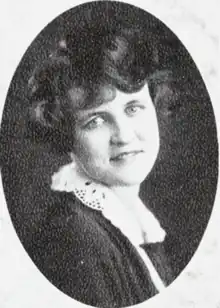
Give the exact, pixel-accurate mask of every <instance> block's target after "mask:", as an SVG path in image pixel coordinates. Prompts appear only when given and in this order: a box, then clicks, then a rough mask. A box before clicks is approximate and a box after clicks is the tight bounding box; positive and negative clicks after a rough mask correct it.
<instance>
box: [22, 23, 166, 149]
mask: <svg viewBox="0 0 220 308" xmlns="http://www.w3.org/2000/svg"><path fill="white" fill-rule="evenodd" d="M155 72H156V73H155ZM164 76H166V78H167V76H169V74H167V72H166V71H165V72H164V71H162V72H160V71H159V72H158V59H157V50H156V49H155V46H154V44H152V40H151V39H150V35H149V34H148V35H146V33H145V32H144V31H143V30H141V29H140V28H138V27H132V28H118V29H115V28H114V27H112V28H109V27H107V26H104V25H98V26H97V25H96V27H92V26H89V27H88V28H86V27H84V28H82V29H81V31H80V32H77V33H75V32H71V33H69V34H67V35H66V36H65V37H64V38H62V39H61V40H60V41H59V43H58V46H57V48H56V49H55V50H54V51H53V52H52V53H51V54H50V57H49V58H48V59H47V60H45V61H43V62H42V63H40V64H39V66H38V67H36V68H35V69H34V71H33V74H32V76H31V77H30V79H29V83H28V90H29V97H30V102H31V104H30V113H29V115H30V123H31V125H32V127H31V129H32V130H33V129H34V131H35V137H36V136H37V137H39V136H41V137H42V136H43V138H44V139H45V138H47V140H49V139H50V140H52V139H53V140H56V143H57V144H59V147H60V149H61V147H62V149H65V151H66V150H70V149H71V148H72V142H73V132H74V114H75V111H76V109H77V108H90V107H92V106H95V105H98V104H101V103H103V94H102V93H103V88H105V87H106V86H107V87H108V86H111V88H112V89H114V90H116V89H117V90H120V91H122V92H126V93H133V92H137V91H139V90H140V89H141V88H142V87H143V86H144V85H145V84H146V83H148V85H149V89H150V94H151V96H152V100H154V97H155V89H156V88H155V84H159V83H160V82H161V80H164ZM155 82H156V83H155ZM152 85H153V86H152ZM112 98H114V97H112ZM33 125H34V127H33Z"/></svg>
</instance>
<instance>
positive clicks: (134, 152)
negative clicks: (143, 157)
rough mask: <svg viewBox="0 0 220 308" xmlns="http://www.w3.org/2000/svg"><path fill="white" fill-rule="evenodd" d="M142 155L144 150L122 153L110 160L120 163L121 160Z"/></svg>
mask: <svg viewBox="0 0 220 308" xmlns="http://www.w3.org/2000/svg"><path fill="white" fill-rule="evenodd" d="M140 153H143V150H134V151H124V152H121V153H119V154H117V155H115V156H113V157H112V158H111V159H110V160H111V161H120V160H124V159H127V158H129V157H133V156H135V155H137V154H140Z"/></svg>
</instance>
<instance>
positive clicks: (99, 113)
mask: <svg viewBox="0 0 220 308" xmlns="http://www.w3.org/2000/svg"><path fill="white" fill-rule="evenodd" d="M138 102H139V100H138V99H133V100H131V101H129V102H127V103H126V104H125V107H127V106H130V105H133V104H135V103H138ZM98 108H99V107H97V109H98ZM84 112H85V114H83V115H82V119H80V118H81V116H80V115H81V113H84ZM86 112H87V109H81V110H79V111H78V114H77V113H76V117H77V118H78V119H79V120H84V119H85V118H91V117H95V116H100V115H103V114H105V113H106V112H108V111H107V110H97V111H88V113H86Z"/></svg>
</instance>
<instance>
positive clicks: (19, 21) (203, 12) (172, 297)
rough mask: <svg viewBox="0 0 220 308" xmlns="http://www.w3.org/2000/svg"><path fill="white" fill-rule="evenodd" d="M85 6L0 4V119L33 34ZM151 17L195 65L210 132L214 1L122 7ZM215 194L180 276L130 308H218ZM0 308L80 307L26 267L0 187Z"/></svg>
mask: <svg viewBox="0 0 220 308" xmlns="http://www.w3.org/2000/svg"><path fill="white" fill-rule="evenodd" d="M83 2H86V1H74V0H72V1H70V0H62V1H53V0H47V1H45V0H38V1H31V0H19V1H16V0H1V4H0V68H1V73H0V116H1V114H2V110H3V107H4V101H5V98H6V94H7V90H8V87H9V84H10V82H11V78H12V76H13V74H14V72H15V69H16V67H17V65H18V64H19V62H20V60H21V58H22V56H23V54H24V52H25V51H26V49H27V48H28V46H29V45H30V44H31V42H32V41H33V40H34V38H35V37H36V36H37V35H38V33H39V32H40V31H41V30H42V29H43V28H44V27H45V26H46V25H47V24H48V23H49V22H50V21H51V20H53V19H54V18H56V17H57V16H58V15H59V14H61V13H62V12H64V11H66V10H67V9H70V8H71V7H74V6H76V5H78V4H81V3H83ZM126 2H127V3H131V4H135V5H136V6H139V7H141V8H143V9H145V10H146V11H148V12H150V13H152V14H153V15H155V16H156V17H158V18H159V19H161V20H162V21H163V22H165V24H166V25H167V26H168V27H169V28H170V29H171V30H173V31H174V33H175V34H176V35H177V36H178V37H179V38H180V39H181V41H182V42H183V44H184V45H185V46H186V48H187V49H188V51H189V52H190V54H191V55H192V57H193V59H194V60H195V62H196V64H197V66H198V68H199V70H200V72H201V74H202V76H203V78H204V81H205V83H206V86H207V88H208V92H209V94H210V96H211V100H212V104H213V107H214V112H215V116H216V121H217V126H218V132H219V128H220V127H219V125H220V107H219V98H220V95H219V92H220V91H219V90H218V88H219V84H220V78H219V58H220V57H219V56H220V55H219V38H220V31H219V30H218V29H220V19H219V16H218V15H219V11H220V10H219V8H220V1H219V0H209V1H207V0H206V1H202V0H193V1H192V0H176V1H175V0H166V1H164V0H145V1H144V0H142V1H141V0H138V1H134V0H133V1H126ZM219 198H220V196H219V188H218V191H217V196H216V202H215V207H214V210H213V213H212V217H211V220H210V223H209V226H208V228H207V230H206V233H205V236H204V237H203V240H202V242H201V244H200V247H199V249H198V251H197V253H196V254H195V256H194V257H193V259H192V261H191V262H190V263H189V265H188V266H187V268H186V269H185V270H184V271H183V273H182V274H181V275H180V276H179V277H178V278H177V279H176V281H175V282H174V283H173V284H172V285H171V286H170V287H169V288H167V290H166V291H164V292H163V293H162V294H160V295H158V296H156V297H155V298H152V299H150V300H149V301H147V302H145V303H144V304H141V305H137V307H149V308H156V307H157V308H158V307H162V308H166V307H169V308H181V307H185V308H197V307H198V308H219V307H220V292H219V291H220V289H219V286H220V237H219V234H220V208H219ZM0 307H1V308H20V307H22V308H35V307H36V308H38V307H41V308H44V307H45V308H46V307H53V308H60V307H64V308H70V307H71V308H73V307H88V306H85V305H82V304H80V303H78V302H76V301H74V300H72V299H71V298H69V297H68V296H66V295H64V294H63V293H61V292H60V291H59V290H57V289H56V288H55V287H54V286H53V285H51V284H50V283H49V282H48V281H47V280H46V278H44V276H43V275H42V274H41V273H40V272H39V271H38V269H37V268H36V267H35V266H34V264H33V263H32V261H31V260H30V258H29V257H28V255H27V254H26V252H25V251H24V249H23V247H22V245H21V243H20V241H19V239H18V238H17V235H16V233H15V231H14V228H13V225H12V223H11V220H10V217H9V214H8V210H7V206H6V203H5V199H4V194H3V190H2V185H1V186H0Z"/></svg>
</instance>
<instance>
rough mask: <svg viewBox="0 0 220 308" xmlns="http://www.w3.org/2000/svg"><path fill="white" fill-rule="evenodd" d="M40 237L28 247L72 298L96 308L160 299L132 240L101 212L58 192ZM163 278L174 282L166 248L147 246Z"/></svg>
mask: <svg viewBox="0 0 220 308" xmlns="http://www.w3.org/2000/svg"><path fill="white" fill-rule="evenodd" d="M53 196H54V197H53V200H54V202H53V204H52V205H51V206H50V209H49V210H48V215H47V216H46V217H45V219H44V221H43V222H41V225H40V227H39V228H38V230H37V232H35V233H34V234H32V236H31V237H29V241H28V242H26V243H25V244H24V246H25V248H26V250H27V252H28V253H29V255H30V257H31V258H32V259H33V261H34V262H35V264H36V265H37V267H38V268H39V269H40V270H41V272H42V273H43V274H44V275H45V276H46V277H47V278H48V279H49V281H50V282H52V283H53V284H54V285H55V286H56V287H57V288H59V289H60V290H61V291H63V292H64V293H65V294H67V295H69V296H71V297H72V298H74V299H76V300H78V301H80V302H82V303H84V304H87V305H91V306H96V307H102V308H107V307H109V308H110V307H125V306H131V305H135V304H138V303H141V302H143V301H145V300H147V299H149V298H150V297H152V296H154V295H156V294H157V293H158V291H157V289H156V287H155V286H154V284H153V282H152V280H151V277H150V274H149V271H148V269H147V267H146V265H145V263H144V261H143V260H142V258H141V257H140V255H139V253H138V252H137V250H136V249H135V247H134V246H133V245H132V244H131V242H130V241H129V240H128V239H127V237H126V236H125V235H124V234H122V232H121V231H120V230H119V229H118V228H116V227H115V226H114V225H113V224H112V223H111V222H110V221H109V220H107V219H106V218H105V217H104V216H103V215H102V213H101V212H99V211H95V210H93V209H90V208H89V207H87V206H85V205H83V204H82V203H81V202H80V201H79V200H78V199H76V198H75V196H74V195H73V194H72V193H66V192H54V195H53ZM142 248H143V249H144V250H145V251H146V252H147V253H148V256H149V257H150V259H151V261H152V263H153V264H154V266H155V268H156V269H157V271H158V273H159V275H160V277H161V278H162V280H163V281H164V282H165V284H166V285H168V284H169V283H170V282H172V280H173V277H172V273H171V269H170V267H169V265H168V261H167V258H166V255H165V252H164V248H163V244H162V243H156V244H145V245H143V246H142Z"/></svg>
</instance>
